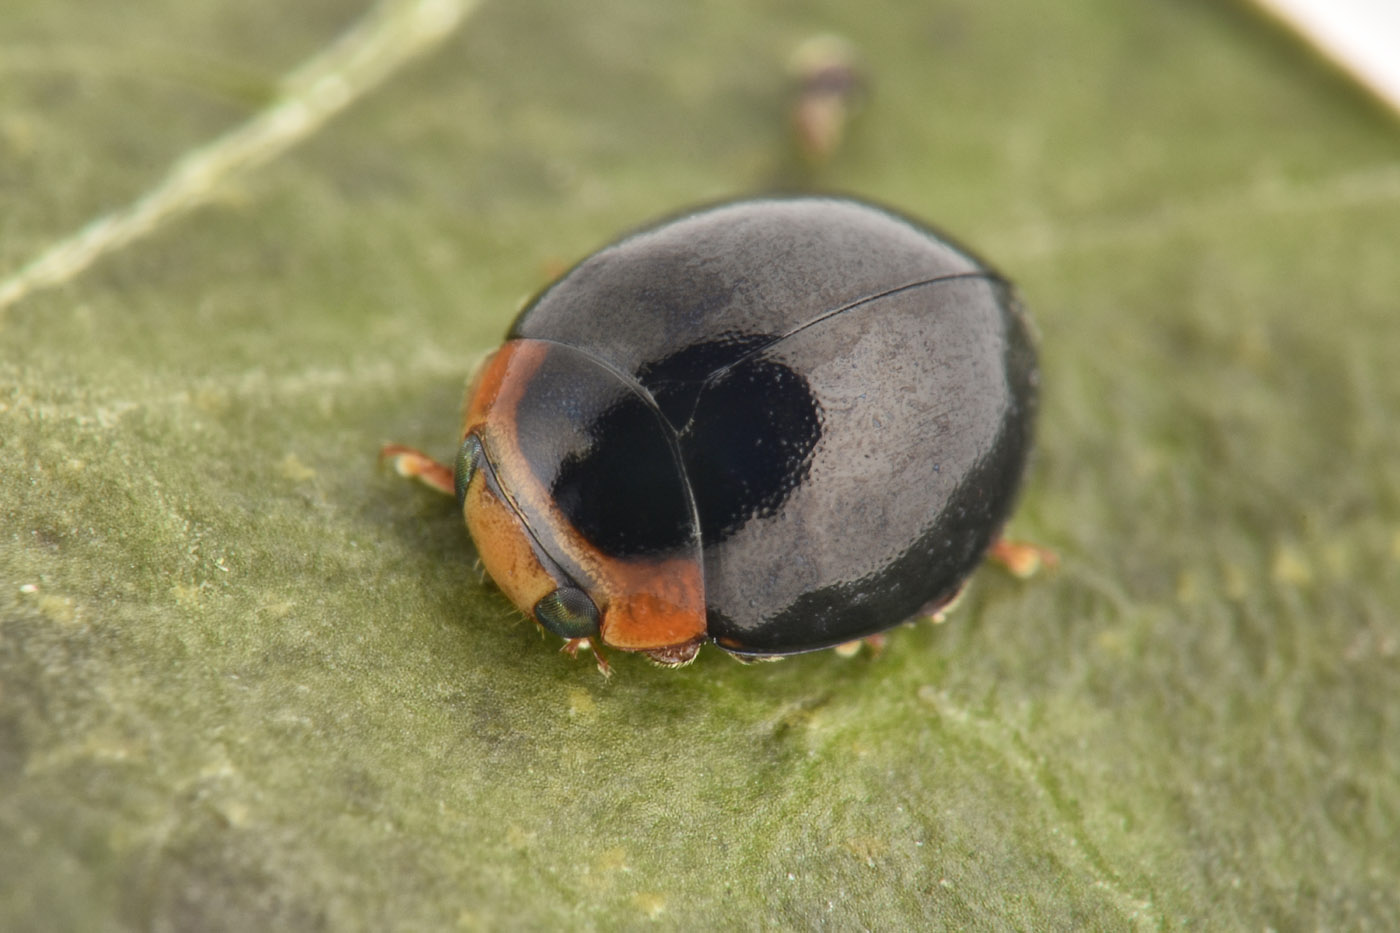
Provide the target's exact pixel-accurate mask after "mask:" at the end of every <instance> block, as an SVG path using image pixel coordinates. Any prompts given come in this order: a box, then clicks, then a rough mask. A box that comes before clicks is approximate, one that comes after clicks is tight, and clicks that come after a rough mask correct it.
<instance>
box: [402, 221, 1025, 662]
mask: <svg viewBox="0 0 1400 933" xmlns="http://www.w3.org/2000/svg"><path fill="white" fill-rule="evenodd" d="M1037 380H1038V376H1037V368H1036V356H1035V350H1034V347H1033V345H1032V340H1031V336H1030V332H1029V326H1028V324H1027V321H1026V319H1025V316H1024V313H1023V311H1022V309H1021V305H1020V303H1019V302H1018V300H1017V298H1016V295H1015V292H1014V290H1013V289H1012V287H1011V285H1010V284H1009V283H1008V282H1007V281H1006V280H1005V279H1003V278H1002V277H1001V276H999V275H998V274H997V273H996V272H994V271H992V270H991V269H990V268H989V267H988V266H987V265H986V264H984V263H983V262H981V261H980V260H978V259H977V258H976V257H974V256H973V255H972V254H971V253H969V252H968V251H967V250H965V249H963V248H961V247H959V246H957V245H954V244H953V243H951V242H949V241H948V240H947V239H945V238H944V237H942V236H940V235H939V234H937V233H935V232H933V231H932V230H930V229H928V228H927V227H925V226H922V225H920V224H918V223H916V222H914V221H911V220H909V219H907V218H905V217H902V216H900V215H898V214H895V213H892V212H890V211H888V210H885V209H882V208H878V207H874V206H872V205H869V204H866V203H862V202H859V201H854V200H847V199H838V198H818V197H797V198H769V199H760V200H746V201H738V202H734V203H729V204H724V205H720V206H717V207H710V208H705V209H702V210H699V211H696V212H694V213H690V214H686V215H684V216H680V217H678V218H675V219H672V220H669V221H667V222H663V223H661V224H659V225H656V226H652V227H650V228H647V229H644V230H641V231H640V232H637V233H634V234H632V235H630V236H627V237H625V238H623V239H621V240H619V241H618V242H616V243H614V244H612V245H611V246H607V247H605V248H604V249H602V250H600V251H599V252H597V253H594V254H593V255H592V256H589V257H588V258H587V259H584V260H583V261H582V262H580V263H579V264H578V265H577V266H575V267H574V268H573V269H572V270H570V271H569V272H568V273H567V274H565V275H564V276H562V277H561V278H559V279H558V280H557V281H555V282H554V283H553V284H551V285H549V286H548V287H547V288H545V289H544V291H543V292H542V293H541V294H540V295H539V296H538V297H536V298H535V299H534V300H533V301H531V302H530V303H529V304H528V305H527V306H526V307H525V309H524V310H523V311H522V312H521V313H520V315H519V316H518V317H517V318H516V320H515V323H514V324H513V325H512V326H511V328H510V332H509V333H508V335H507V337H506V342H505V343H504V345H502V346H501V347H500V349H498V350H496V351H495V353H494V354H493V355H492V356H491V357H489V358H488V359H487V361H486V362H485V363H484V364H483V365H482V367H481V368H480V370H479V372H478V373H477V375H476V377H475V379H474V380H473V383H472V385H471V387H470V388H469V389H468V391H467V397H466V400H465V403H464V415H463V420H462V427H461V432H460V434H459V436H460V437H461V439H462V440H461V448H460V451H459V452H458V454H457V460H456V465H455V469H449V468H448V467H447V466H445V465H443V464H439V463H436V462H434V461H433V460H431V459H430V458H428V457H427V456H426V455H424V454H421V453H418V452H417V451H414V450H410V449H408V448H404V447H398V446H390V447H386V448H385V449H384V456H385V457H386V458H389V459H392V460H393V462H394V464H395V466H396V468H397V469H398V470H399V472H400V473H403V474H405V475H412V476H417V477H419V478H421V479H423V480H424V481H426V482H428V483H429V484H430V485H433V486H436V487H438V488H440V489H442V490H443V491H446V492H452V493H455V495H456V497H457V501H458V503H459V505H460V506H461V509H462V512H463V515H464V517H465V519H466V524H467V528H468V529H469V531H470V533H471V536H472V538H473V540H474V541H475V542H476V546H477V549H478V552H479V554H480V557H481V561H482V564H483V565H484V566H485V568H486V571H487V573H488V574H489V575H490V576H491V578H492V579H494V580H495V581H496V583H497V584H498V585H499V586H500V588H501V589H502V590H503V591H504V592H505V594H506V595H507V596H508V597H509V598H510V599H511V601H512V602H514V603H515V605H516V606H518V607H519V608H520V609H521V610H522V611H524V612H525V613H527V614H528V615H530V616H531V617H532V618H534V619H535V620H536V621H538V622H539V624H540V625H542V626H543V627H544V628H546V629H548V630H549V631H551V632H553V633H555V634H557V635H560V636H562V637H563V638H564V639H566V643H565V649H566V650H569V651H570V652H571V653H573V652H576V651H577V650H578V648H579V647H584V646H586V647H590V648H593V649H594V650H595V652H597V655H598V658H599V665H600V667H602V668H603V669H604V671H605V672H606V671H607V662H606V660H604V659H603V656H602V653H601V651H598V648H599V645H600V643H601V644H602V645H609V646H611V647H614V648H618V649H621V650H624V651H637V652H641V653H643V654H645V655H647V656H648V657H650V658H651V659H653V660H655V661H657V662H659V663H661V664H664V665H670V666H675V665H681V664H685V663H687V662H689V661H690V660H692V659H693V658H694V657H695V655H696V652H697V651H698V650H699V649H700V646H701V645H702V644H704V643H705V642H713V643H715V644H716V645H718V646H719V647H720V648H722V649H724V650H725V651H727V652H729V653H730V654H732V655H735V656H737V657H739V658H741V659H758V658H766V657H775V656H781V655H789V654H796V653H799V652H804V651H811V650H816V649H820V648H828V647H833V646H838V645H842V644H845V643H849V642H852V641H854V640H858V639H861V638H866V637H869V636H873V635H875V634H876V633H879V632H881V631H883V630H885V629H888V628H891V627H892V626H894V625H897V624H899V623H900V622H903V621H905V620H908V619H910V618H912V617H914V616H916V615H919V614H932V613H934V612H937V611H938V610H939V609H940V608H942V607H945V606H946V605H948V604H949V603H950V602H951V601H952V599H953V598H954V597H955V596H956V595H957V594H958V592H959V590H960V589H961V588H962V586H963V584H964V582H965V581H966V579H967V578H968V576H969V575H970V574H971V573H972V572H973V570H974V569H975V568H976V567H977V565H978V563H979V561H980V560H981V559H982V558H983V556H984V555H985V554H986V553H987V552H988V550H989V548H992V547H993V545H994V542H996V539H997V538H998V535H999V533H1000V531H1001V527H1002V525H1003V524H1004V523H1005V521H1006V519H1007V517H1008V516H1009V514H1010V512H1011V509H1012V505H1013V503H1014V501H1015V499H1016V493H1017V489H1018V487H1019V486H1020V483H1021V477H1022V473H1023V472H1024V469H1025V465H1026V459H1027V454H1028V452H1029V450H1030V446H1031V437H1032V423H1033V421H1034V416H1035V410H1036V397H1037V389H1036V386H1037Z"/></svg>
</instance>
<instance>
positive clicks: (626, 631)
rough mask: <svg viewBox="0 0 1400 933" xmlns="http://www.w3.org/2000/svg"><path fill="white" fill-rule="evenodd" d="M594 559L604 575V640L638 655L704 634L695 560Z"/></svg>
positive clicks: (702, 601)
mask: <svg viewBox="0 0 1400 933" xmlns="http://www.w3.org/2000/svg"><path fill="white" fill-rule="evenodd" d="M595 553H596V552H595ZM598 556H599V557H600V558H601V562H600V563H601V570H602V573H603V575H604V579H603V580H602V581H600V582H601V585H600V589H602V590H603V591H605V592H607V593H608V595H609V600H608V607H607V610H606V611H605V612H604V613H603V641H604V642H606V643H607V644H609V645H615V646H617V647H618V648H622V649H624V650H626V651H641V650H643V649H646V648H668V647H670V646H672V645H683V644H686V643H688V642H692V641H695V640H696V639H697V638H701V637H703V636H704V634H705V587H704V583H703V582H702V580H701V575H700V563H699V561H698V560H689V559H680V560H668V561H660V562H657V561H647V562H640V561H638V562H631V561H621V560H617V559H616V558H611V559H609V558H607V557H604V556H603V555H598Z"/></svg>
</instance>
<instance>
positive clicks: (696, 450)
mask: <svg viewBox="0 0 1400 933" xmlns="http://www.w3.org/2000/svg"><path fill="white" fill-rule="evenodd" d="M820 438H821V408H820V406H819V405H818V404H817V401H816V399H815V398H814V397H813V395H812V391H811V389H810V387H809V386H808V385H807V380H806V379H805V378H803V377H802V376H801V375H799V374H798V373H796V372H794V371H793V370H792V369H790V368H788V367H787V366H785V365H783V364H782V363H778V362H775V361H773V360H770V359H765V358H763V357H761V356H754V357H750V358H748V359H745V360H743V361H742V362H740V363H738V364H736V365H734V366H733V367H732V368H730V369H728V370H726V371H725V372H723V373H720V374H718V375H717V376H716V378H715V379H714V380H713V381H711V382H709V383H707V384H706V385H705V387H704V389H703V391H701V392H699V393H698V395H697V397H696V399H695V402H694V408H693V411H692V413H691V416H690V419H689V421H688V423H687V424H686V425H685V427H684V429H683V431H682V433H681V435H680V445H681V454H682V458H683V459H684V460H685V465H686V473H687V475H688V477H689V480H690V488H691V492H692V493H693V494H694V496H695V505H696V508H697V510H698V511H699V513H700V534H701V537H702V538H703V540H704V542H705V544H706V546H707V547H708V546H710V545H712V544H714V543H716V542H718V541H721V540H723V539H724V538H725V537H727V536H729V535H731V534H733V533H734V532H735V531H737V530H738V529H739V528H740V527H742V526H743V525H744V523H745V522H747V521H749V520H750V519H752V518H756V517H761V516H768V515H772V514H775V513H776V512H777V511H778V510H779V509H780V508H781V507H782V505H783V503H784V502H785V501H786V500H787V498H788V497H789V496H790V495H791V494H792V492H793V490H795V489H796V488H797V487H799V486H800V485H801V484H802V482H803V480H804V479H805V478H806V476H807V469H808V466H809V463H810V460H811V454H812V450H813V448H814V447H816V445H817V441H818V440H819V439H820Z"/></svg>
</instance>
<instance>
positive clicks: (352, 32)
mask: <svg viewBox="0 0 1400 933" xmlns="http://www.w3.org/2000/svg"><path fill="white" fill-rule="evenodd" d="M479 3H480V0H381V2H380V3H378V4H376V5H375V6H374V7H373V8H371V9H370V10H369V12H368V13H366V14H365V16H364V17H363V18H362V19H361V20H360V21H359V22H357V23H356V24H355V25H353V26H352V27H350V29H348V30H347V31H345V32H343V33H341V34H340V36H338V37H337V38H336V39H335V40H334V41H333V42H332V43H331V44H330V45H328V46H326V47H325V48H324V49H322V50H321V51H320V52H318V53H316V54H315V55H313V56H312V57H311V58H309V59H307V60H306V61H304V62H302V63H301V64H300V65H298V66H297V67H296V68H294V69H293V70H292V71H290V72H288V73H287V74H286V75H285V76H284V77H283V78H282V80H281V81H280V82H279V83H278V86H279V88H280V90H279V92H278V94H277V96H276V97H275V98H274V99H273V100H272V101H271V102H270V103H269V104H268V105H267V106H266V107H264V108H262V109H261V110H259V111H258V112H256V113H254V114H253V115H252V116H250V117H249V118H248V119H247V120H246V121H244V122H243V123H241V124H239V125H238V126H236V127H234V128H233V129H231V130H229V131H228V132H226V133H224V134H223V135H221V136H218V137H216V138H215V139H213V140H211V141H210V142H208V143H206V144H205V145H203V146H200V147H198V148H196V149H192V150H190V151H189V152H186V153H185V154H184V155H183V156H181V157H180V158H179V159H177V160H176V161H175V163H174V164H173V165H171V167H170V169H169V170H168V171H167V172H166V174H165V175H164V177H162V178H161V179H160V180H159V181H158V182H157V183H156V184H155V186H154V187H152V188H150V189H148V190H147V191H145V192H144V193H143V194H141V195H140V196H138V197H137V198H136V199H135V200H133V201H131V202H129V203H128V204H126V205H124V206H122V207H119V208H117V209H116V210H114V211H112V212H110V213H108V214H104V215H102V216H100V217H97V218H94V219H93V220H92V221H90V222H89V223H87V224H85V225H83V226H82V227H81V228H80V229H78V230H77V231H75V232H74V233H73V234H71V235H70V236H67V237H64V238H62V239H60V240H58V241H56V242H54V243H52V244H50V245H49V246H48V247H47V248H46V249H44V250H43V251H42V252H40V253H39V254H38V255H37V256H35V257H34V258H33V259H32V260H30V261H29V262H27V263H25V264H24V265H23V266H21V267H20V268H19V269H18V270H16V271H15V272H13V273H11V274H8V275H4V276H3V277H0V315H3V313H4V312H5V310H6V309H8V308H9V307H10V306H11V305H14V304H16V303H18V302H20V301H22V300H24V299H25V298H27V297H28V296H30V295H32V294H34V293H35V292H38V291H42V290H43V289H46V288H52V287H54V286H56V285H61V284H63V283H64V282H67V281H70V280H71V279H74V278H76V277H77V276H78V275H80V274H82V272H83V271H84V270H86V269H87V268H88V267H89V266H91V265H92V264H93V263H95V262H97V261H98V260H99V259H101V258H102V257H103V256H106V255H107V254H109V253H113V252H115V251H117V250H119V249H122V248H123V247H125V246H127V245H128V244H130V243H131V242H133V241H134V240H138V239H140V238H141V237H144V236H146V235H148V234H150V233H152V232H154V231H155V230H157V229H159V228H160V227H161V226H162V225H164V224H167V223H169V222H170V221H172V220H174V219H176V218H178V217H179V216H181V215H183V214H185V213H188V212H189V211H191V210H193V209H194V208H196V207H199V206H200V205H201V204H204V203H206V202H208V201H210V200H212V199H213V198H214V197H216V196H217V194H218V192H219V191H220V190H221V189H222V188H224V187H226V186H228V185H229V184H230V183H232V182H234V181H236V180H237V179H239V178H241V177H243V176H244V175H247V174H248V173H250V172H252V171H253V170H255V169H257V168H258V167H259V166H261V165H263V164H265V163H267V162H270V161H271V160H273V159H275V158H277V157H278V156H280V155H281V154H282V153H284V152H286V151H287V150H288V149H290V148H291V147H293V146H295V145H296V144H297V143H299V142H301V141H302V140H304V139H306V138H307V137H309V136H310V135H311V134H312V133H314V132H316V131H317V130H318V129H320V128H321V127H322V126H323V125H324V124H325V123H326V122H327V121H328V120H329V119H330V118H331V117H333V116H335V114H337V113H338V112H340V111H341V110H343V109H345V107H347V106H349V105H350V104H351V103H353V102H354V101H355V100H357V99H358V98H360V97H362V96H364V95H365V93H366V92H368V91H369V90H371V89H372V88H374V87H375V86H376V85H378V84H380V83H381V82H383V81H384V80H386V79H387V78H389V77H390V76H391V75H392V74H393V73H394V72H395V71H397V70H398V69H400V68H401V67H403V66H404V65H406V64H408V63H409V62H411V61H413V60H414V59H417V58H419V57H421V56H422V55H424V54H426V53H427V52H429V51H430V50H431V49H432V48H433V47H434V46H436V45H438V44H439V43H440V42H441V41H443V40H444V39H446V38H447V36H448V35H450V34H451V33H452V32H453V31H454V30H455V29H456V28H457V27H458V26H460V25H461V24H462V22H463V21H464V20H465V19H466V18H467V16H468V15H469V14H470V13H471V12H472V11H473V10H475V9H476V7H477V6H478V5H479Z"/></svg>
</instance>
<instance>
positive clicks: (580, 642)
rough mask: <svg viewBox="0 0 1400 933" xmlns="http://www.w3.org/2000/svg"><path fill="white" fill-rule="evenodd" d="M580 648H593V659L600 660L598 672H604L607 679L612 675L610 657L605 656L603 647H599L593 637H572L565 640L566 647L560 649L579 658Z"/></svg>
mask: <svg viewBox="0 0 1400 933" xmlns="http://www.w3.org/2000/svg"><path fill="white" fill-rule="evenodd" d="M580 648H591V649H592V650H593V659H594V660H595V661H597V662H598V673H600V674H602V675H603V678H604V679H605V680H606V679H607V678H609V677H612V665H611V664H609V663H608V659H607V658H606V657H604V655H603V649H602V648H600V647H598V644H597V642H595V641H593V639H591V638H570V639H568V640H566V641H565V642H564V647H562V648H560V649H559V650H560V651H562V652H564V653H565V654H567V655H568V656H569V657H571V658H577V657H578V650H579V649H580Z"/></svg>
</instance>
